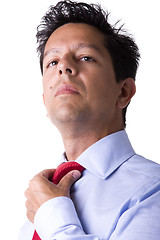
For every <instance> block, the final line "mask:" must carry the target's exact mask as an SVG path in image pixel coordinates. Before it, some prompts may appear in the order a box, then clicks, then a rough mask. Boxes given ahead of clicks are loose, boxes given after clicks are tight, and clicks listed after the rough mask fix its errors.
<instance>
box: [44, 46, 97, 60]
mask: <svg viewBox="0 0 160 240" xmlns="http://www.w3.org/2000/svg"><path fill="white" fill-rule="evenodd" d="M84 48H91V49H93V50H95V51H97V52H98V53H100V54H102V51H101V50H100V48H98V47H97V46H96V45H95V44H90V43H89V44H88V43H79V44H78V45H76V46H75V47H74V49H75V50H79V49H84ZM61 52H62V51H61V49H60V48H51V49H50V50H48V51H46V52H45V53H44V56H43V59H44V58H45V57H46V56H48V55H50V54H52V53H61Z"/></svg>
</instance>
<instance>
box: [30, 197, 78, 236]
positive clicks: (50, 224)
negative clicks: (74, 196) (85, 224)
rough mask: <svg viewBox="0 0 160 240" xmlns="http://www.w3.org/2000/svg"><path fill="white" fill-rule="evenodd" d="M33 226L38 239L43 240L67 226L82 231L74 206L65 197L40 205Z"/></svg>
mask: <svg viewBox="0 0 160 240" xmlns="http://www.w3.org/2000/svg"><path fill="white" fill-rule="evenodd" d="M34 225H35V228H36V231H37V233H38V235H39V236H40V238H41V239H45V240H50V239H51V237H53V235H54V234H56V233H57V232H58V231H60V229H62V228H65V227H67V226H69V225H76V226H77V227H78V228H81V229H82V226H81V223H80V221H79V219H78V216H77V213H76V210H75V207H74V204H73V202H72V200H71V199H70V198H67V197H56V198H53V199H50V200H48V201H47V202H45V203H44V204H42V205H41V207H40V208H39V209H38V211H37V212H36V215H35V218H34Z"/></svg>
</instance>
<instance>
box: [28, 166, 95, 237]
mask: <svg viewBox="0 0 160 240" xmlns="http://www.w3.org/2000/svg"><path fill="white" fill-rule="evenodd" d="M54 171H55V170H44V171H43V172H41V173H39V174H37V175H36V176H35V177H34V178H33V179H32V180H31V181H30V183H29V188H28V189H27V190H26V192H25V195H26V198H27V201H26V208H27V217H28V219H29V220H30V221H31V222H32V223H34V224H35V228H36V230H37V232H38V234H39V236H40V237H41V239H45V240H52V239H65V240H67V239H69V240H72V239H74V240H80V239H81V240H82V239H84V238H85V239H88V240H99V238H98V237H97V236H93V235H86V234H85V233H84V231H83V229H82V226H81V223H80V221H79V219H78V216H77V213H76V210H75V207H74V204H73V202H72V200H71V199H70V188H71V186H72V184H73V183H74V182H75V181H76V180H77V179H78V178H79V177H80V175H81V174H80V172H79V171H76V170H74V171H71V172H69V173H68V174H66V175H65V176H64V177H63V178H62V179H61V181H60V182H59V184H58V185H55V184H53V183H52V182H50V181H49V179H51V176H52V175H53V173H54Z"/></svg>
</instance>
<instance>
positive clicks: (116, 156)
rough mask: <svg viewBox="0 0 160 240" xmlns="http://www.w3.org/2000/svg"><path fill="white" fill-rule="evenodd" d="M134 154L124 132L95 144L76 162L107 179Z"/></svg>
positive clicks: (109, 136) (114, 134)
mask: <svg viewBox="0 0 160 240" xmlns="http://www.w3.org/2000/svg"><path fill="white" fill-rule="evenodd" d="M134 154H135V152H134V150H133V148H132V146H131V143H130V141H129V139H128V136H127V133H126V131H125V130H122V131H119V132H116V133H113V134H111V135H108V136H106V137H104V138H102V139H100V140H99V141H97V142H96V143H94V144H93V145H92V146H90V147H89V148H88V149H86V150H85V151H84V152H83V153H82V154H81V155H80V156H79V157H78V158H77V159H76V162H78V163H79V164H81V165H82V166H83V167H85V168H86V169H87V170H89V171H90V172H92V173H93V174H95V175H97V176H99V177H100V178H102V179H105V178H107V177H108V176H109V175H110V174H111V173H112V172H114V171H115V170H116V169H117V168H118V167H119V166H120V165H121V164H122V163H124V162H125V161H127V160H128V159H129V158H130V157H132V156H133V155H134ZM64 156H65V154H64V155H63V159H62V160H63V161H66V160H65V157H64Z"/></svg>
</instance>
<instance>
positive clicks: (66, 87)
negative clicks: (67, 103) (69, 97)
mask: <svg viewBox="0 0 160 240" xmlns="http://www.w3.org/2000/svg"><path fill="white" fill-rule="evenodd" d="M63 94H79V92H78V90H77V89H76V88H75V87H73V86H72V85H70V84H63V85H61V86H60V87H59V88H58V89H57V92H56V94H55V96H59V95H63Z"/></svg>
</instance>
